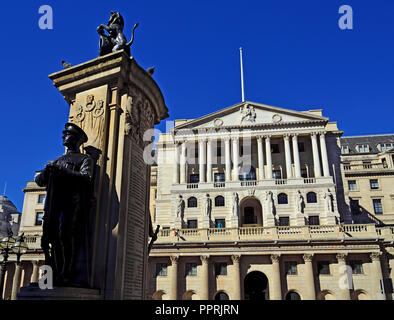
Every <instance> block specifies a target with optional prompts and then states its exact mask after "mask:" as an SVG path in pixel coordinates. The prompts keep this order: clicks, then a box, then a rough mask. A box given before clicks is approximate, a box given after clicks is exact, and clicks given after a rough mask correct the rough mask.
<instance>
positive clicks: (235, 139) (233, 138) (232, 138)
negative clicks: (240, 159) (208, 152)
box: [231, 137, 239, 142]
mask: <svg viewBox="0 0 394 320" xmlns="http://www.w3.org/2000/svg"><path fill="white" fill-rule="evenodd" d="M231 141H232V142H238V141H239V137H231Z"/></svg>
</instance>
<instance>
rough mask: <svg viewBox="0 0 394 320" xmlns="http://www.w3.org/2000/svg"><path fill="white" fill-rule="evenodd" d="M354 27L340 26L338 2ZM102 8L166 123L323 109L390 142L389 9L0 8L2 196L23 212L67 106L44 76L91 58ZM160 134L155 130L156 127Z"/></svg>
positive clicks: (279, 4) (256, 5) (272, 3)
mask: <svg viewBox="0 0 394 320" xmlns="http://www.w3.org/2000/svg"><path fill="white" fill-rule="evenodd" d="M45 4H48V5H50V6H51V7H52V8H53V30H41V29H40V28H39V27H38V20H39V18H40V14H39V13H38V8H39V7H40V6H41V5H45ZM344 4H347V5H351V6H352V8H353V15H354V16H353V23H354V26H353V27H354V29H353V30H341V29H340V28H339V27H338V19H339V18H340V14H339V13H338V9H339V7H340V6H341V5H344ZM111 10H115V11H120V12H121V13H122V15H123V16H124V18H125V34H126V36H127V37H128V38H130V33H131V29H132V27H133V25H134V23H135V22H137V21H138V22H139V23H140V26H139V27H138V28H137V30H136V32H135V36H136V38H135V42H134V44H133V46H132V55H133V56H134V57H135V59H136V60H137V62H138V63H139V64H140V65H141V66H142V67H144V68H148V67H151V66H155V67H156V70H155V73H154V79H155V80H156V81H157V83H158V85H159V86H160V88H161V90H162V92H163V95H164V98H165V101H166V104H167V106H168V108H169V114H170V118H169V120H173V119H176V118H196V117H199V116H202V115H204V114H207V113H210V112H213V111H215V110H218V109H221V108H224V107H226V106H230V105H233V104H236V103H239V102H240V101H241V89H240V88H241V87H240V68H239V47H240V46H242V47H243V49H244V50H243V54H244V77H245V97H246V100H249V101H255V102H259V103H265V104H269V105H273V106H278V107H283V108H290V109H294V110H307V109H314V108H322V109H323V115H325V116H327V117H329V118H330V119H331V120H332V121H338V126H339V128H340V129H341V130H344V132H345V133H344V135H361V134H380V133H393V132H394V128H393V118H394V90H393V89H394V79H393V74H394V59H393V57H394V2H393V1H389V0H386V1H383V0H376V1H360V0H358V1H347V0H346V1H345V0H343V1H336V0H320V1H316V0H313V1H312V0H311V1H309V0H299V1H294V0H286V1H284V0H282V1H281V0H256V1H249V0H243V1H230V0H226V1H213V0H211V1H203V0H200V1H190V0H183V1H171V0H169V1H147V0H145V1H114V0H111V1H108V0H107V1H99V0H96V1H47V0H45V1H44V0H42V1H13V2H10V1H7V2H4V3H2V12H3V15H2V25H3V26H4V29H3V32H2V46H1V50H0V63H1V74H2V77H1V78H0V103H1V110H2V116H1V126H0V134H1V139H0V150H1V151H0V152H1V157H0V194H1V193H3V188H4V184H5V182H7V192H6V195H7V196H8V197H9V198H10V199H11V200H12V201H13V202H14V203H15V205H16V206H17V208H18V210H19V211H22V205H23V192H22V189H23V187H24V186H25V185H26V182H27V181H28V180H32V179H33V176H34V172H35V170H39V169H41V168H42V167H43V166H44V165H45V164H46V161H48V160H53V159H54V158H56V157H58V156H59V155H60V154H61V153H62V152H64V148H63V147H62V145H61V131H62V129H63V126H64V123H65V122H66V121H67V116H68V110H69V107H68V104H67V103H66V102H65V101H64V99H63V97H62V96H61V94H60V93H59V92H58V91H57V89H55V87H53V85H52V83H51V81H50V80H49V79H48V75H49V74H51V73H53V72H56V71H59V70H60V69H61V60H66V61H68V62H70V63H72V64H74V65H75V64H79V63H82V62H84V61H87V60H90V59H93V58H95V57H97V55H98V35H97V32H96V27H97V26H98V25H99V24H101V23H106V22H107V20H108V16H109V13H110V11H111ZM158 128H159V129H161V130H163V129H164V128H165V125H164V124H162V125H159V126H158Z"/></svg>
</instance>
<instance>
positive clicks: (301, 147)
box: [298, 142, 305, 152]
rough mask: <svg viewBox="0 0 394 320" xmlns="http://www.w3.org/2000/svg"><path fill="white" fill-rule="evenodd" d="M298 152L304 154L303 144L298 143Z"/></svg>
mask: <svg viewBox="0 0 394 320" xmlns="http://www.w3.org/2000/svg"><path fill="white" fill-rule="evenodd" d="M298 152H305V145H304V143H303V142H298Z"/></svg>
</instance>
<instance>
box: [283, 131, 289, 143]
mask: <svg viewBox="0 0 394 320" xmlns="http://www.w3.org/2000/svg"><path fill="white" fill-rule="evenodd" d="M289 139H290V134H289V133H284V134H283V140H285V141H289Z"/></svg>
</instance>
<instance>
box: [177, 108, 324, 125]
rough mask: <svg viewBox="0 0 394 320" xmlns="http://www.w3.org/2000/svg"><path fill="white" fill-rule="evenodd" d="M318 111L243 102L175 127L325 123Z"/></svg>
mask: <svg viewBox="0 0 394 320" xmlns="http://www.w3.org/2000/svg"><path fill="white" fill-rule="evenodd" d="M318 113H319V112H318V110H311V111H294V110H290V109H284V108H279V107H273V106H269V105H265V104H260V103H255V102H249V101H245V102H242V103H239V104H236V105H233V106H230V107H227V108H224V109H221V110H219V111H216V112H213V113H210V114H208V115H206V116H203V117H201V118H197V119H193V120H185V121H183V122H182V123H180V124H179V125H177V126H176V127H175V130H178V129H204V128H220V127H224V128H226V127H227V128H228V127H231V128H233V127H240V128H242V127H256V126H257V127H258V126H264V125H280V124H287V123H288V124H292V123H308V122H314V123H315V122H327V121H328V118H326V117H323V116H321V115H319V114H318Z"/></svg>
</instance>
